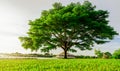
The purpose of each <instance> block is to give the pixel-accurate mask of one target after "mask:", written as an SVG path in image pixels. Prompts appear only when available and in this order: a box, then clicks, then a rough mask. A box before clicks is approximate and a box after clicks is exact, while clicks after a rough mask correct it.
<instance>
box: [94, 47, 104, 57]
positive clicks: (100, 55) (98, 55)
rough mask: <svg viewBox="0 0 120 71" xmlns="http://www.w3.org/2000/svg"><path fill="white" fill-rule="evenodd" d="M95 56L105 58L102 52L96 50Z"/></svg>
mask: <svg viewBox="0 0 120 71" xmlns="http://www.w3.org/2000/svg"><path fill="white" fill-rule="evenodd" d="M95 55H97V57H98V58H102V57H103V53H102V52H101V51H100V50H96V49H95Z"/></svg>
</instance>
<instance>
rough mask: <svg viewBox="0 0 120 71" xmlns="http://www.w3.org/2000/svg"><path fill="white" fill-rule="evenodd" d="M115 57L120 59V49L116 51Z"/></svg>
mask: <svg viewBox="0 0 120 71" xmlns="http://www.w3.org/2000/svg"><path fill="white" fill-rule="evenodd" d="M113 58H115V59H120V49H118V50H115V51H114V53H113Z"/></svg>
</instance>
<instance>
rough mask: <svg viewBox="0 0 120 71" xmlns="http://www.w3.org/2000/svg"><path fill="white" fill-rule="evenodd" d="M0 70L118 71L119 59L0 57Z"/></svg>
mask: <svg viewBox="0 0 120 71" xmlns="http://www.w3.org/2000/svg"><path fill="white" fill-rule="evenodd" d="M0 71H120V60H115V59H0Z"/></svg>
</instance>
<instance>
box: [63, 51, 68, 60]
mask: <svg viewBox="0 0 120 71" xmlns="http://www.w3.org/2000/svg"><path fill="white" fill-rule="evenodd" d="M64 58H65V59H67V50H64Z"/></svg>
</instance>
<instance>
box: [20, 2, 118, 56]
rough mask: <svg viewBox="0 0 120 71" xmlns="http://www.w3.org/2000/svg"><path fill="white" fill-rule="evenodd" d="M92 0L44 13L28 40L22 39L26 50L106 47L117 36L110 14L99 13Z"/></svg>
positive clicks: (35, 23) (67, 49) (54, 6)
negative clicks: (109, 23)
mask: <svg viewBox="0 0 120 71" xmlns="http://www.w3.org/2000/svg"><path fill="white" fill-rule="evenodd" d="M95 8H96V7H95V6H93V5H92V4H91V3H90V2H89V1H85V2H84V3H83V4H80V3H79V2H78V3H70V4H68V5H67V6H63V5H62V4H61V3H54V4H53V8H52V9H49V10H43V11H42V13H41V17H40V18H38V19H35V20H33V21H31V20H30V21H29V25H30V28H29V31H28V36H27V37H19V39H20V40H21V42H22V46H23V47H24V48H25V49H28V48H30V49H31V50H32V51H33V50H36V51H37V50H39V49H41V51H43V52H48V51H49V50H52V49H57V48H59V47H60V48H62V49H63V50H64V53H65V56H64V58H67V51H72V52H76V51H77V50H76V49H74V48H78V49H80V50H91V49H92V48H91V47H92V46H94V44H95V43H96V44H103V43H105V42H107V41H106V40H111V39H113V37H114V35H117V33H116V32H115V31H114V29H113V28H112V27H111V26H109V25H108V20H107V17H108V14H109V13H108V11H104V10H96V9H95Z"/></svg>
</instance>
